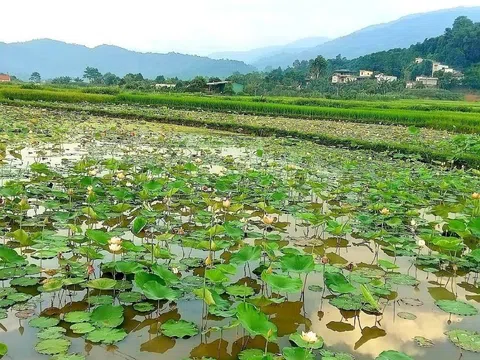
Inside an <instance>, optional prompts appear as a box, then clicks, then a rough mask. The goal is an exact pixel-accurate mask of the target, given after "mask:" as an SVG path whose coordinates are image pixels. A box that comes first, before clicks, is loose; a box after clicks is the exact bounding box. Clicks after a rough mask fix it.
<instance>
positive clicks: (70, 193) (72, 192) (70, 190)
mask: <svg viewBox="0 0 480 360" xmlns="http://www.w3.org/2000/svg"><path fill="white" fill-rule="evenodd" d="M74 194H75V191H74V190H73V189H68V190H67V195H68V196H70V197H72V196H73V195H74Z"/></svg>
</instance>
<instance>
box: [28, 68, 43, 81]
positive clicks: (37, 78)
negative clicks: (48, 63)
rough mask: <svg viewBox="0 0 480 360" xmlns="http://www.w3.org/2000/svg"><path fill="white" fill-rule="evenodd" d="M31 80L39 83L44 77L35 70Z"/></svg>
mask: <svg viewBox="0 0 480 360" xmlns="http://www.w3.org/2000/svg"><path fill="white" fill-rule="evenodd" d="M30 81H31V82H34V83H36V84H38V83H39V82H41V81H42V77H41V76H40V73H39V72H37V71H35V72H33V73H32V75H30Z"/></svg>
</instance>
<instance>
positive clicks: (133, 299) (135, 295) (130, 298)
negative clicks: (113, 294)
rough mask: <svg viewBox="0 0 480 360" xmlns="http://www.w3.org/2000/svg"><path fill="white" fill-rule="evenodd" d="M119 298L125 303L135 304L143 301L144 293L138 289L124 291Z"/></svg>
mask: <svg viewBox="0 0 480 360" xmlns="http://www.w3.org/2000/svg"><path fill="white" fill-rule="evenodd" d="M118 300H120V301H121V302H124V303H128V304H133V303H137V302H140V301H142V294H140V293H139V292H136V291H128V292H123V293H121V294H119V295H118Z"/></svg>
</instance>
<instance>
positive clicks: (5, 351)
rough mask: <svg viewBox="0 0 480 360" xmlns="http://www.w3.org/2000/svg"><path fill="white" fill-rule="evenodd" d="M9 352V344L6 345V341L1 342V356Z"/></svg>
mask: <svg viewBox="0 0 480 360" xmlns="http://www.w3.org/2000/svg"><path fill="white" fill-rule="evenodd" d="M7 352H8V346H7V345H5V344H4V343H0V356H4V355H7Z"/></svg>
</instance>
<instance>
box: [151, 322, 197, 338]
mask: <svg viewBox="0 0 480 360" xmlns="http://www.w3.org/2000/svg"><path fill="white" fill-rule="evenodd" d="M160 328H161V329H162V333H163V334H164V335H165V336H168V337H178V338H184V337H190V336H195V335H197V334H198V328H197V325H195V324H194V323H191V322H188V321H184V320H179V321H175V320H173V319H170V320H168V321H167V322H165V323H163V324H162V325H161V327H160Z"/></svg>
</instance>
